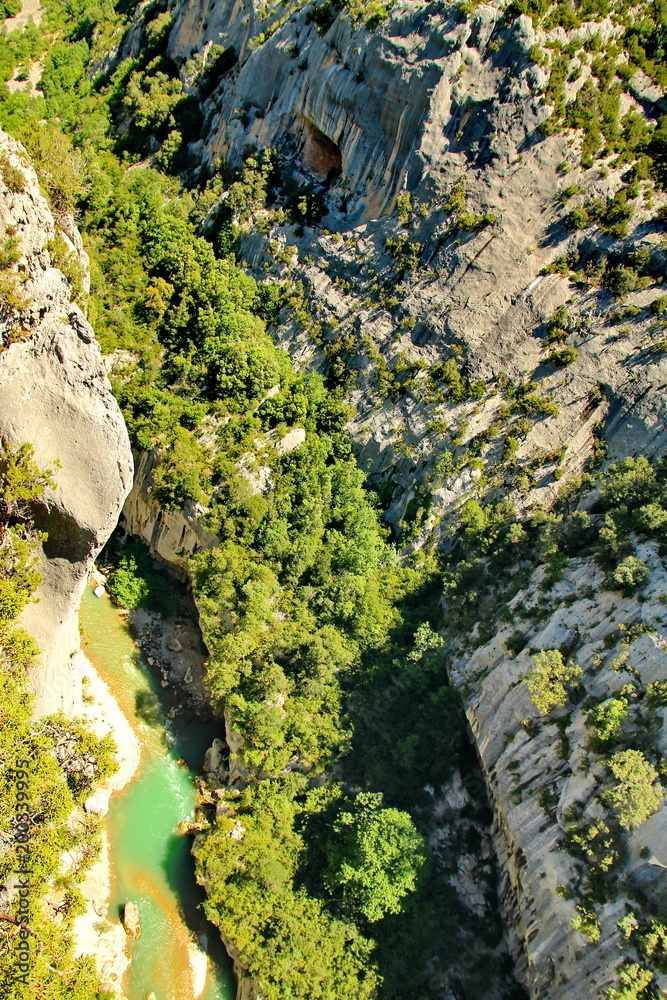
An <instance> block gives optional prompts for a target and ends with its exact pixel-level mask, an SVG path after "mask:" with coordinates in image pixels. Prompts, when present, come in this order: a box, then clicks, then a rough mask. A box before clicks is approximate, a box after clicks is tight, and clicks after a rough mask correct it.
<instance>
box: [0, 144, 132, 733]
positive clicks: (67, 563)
mask: <svg viewBox="0 0 667 1000" xmlns="http://www.w3.org/2000/svg"><path fill="white" fill-rule="evenodd" d="M0 154H4V157H6V159H7V161H8V162H9V163H10V165H11V166H12V167H13V168H15V169H17V170H20V172H21V174H22V175H23V177H24V178H25V183H24V184H21V183H20V182H19V184H17V182H16V177H14V178H13V180H12V183H11V187H12V188H16V187H17V186H18V187H19V190H12V189H10V186H9V185H8V183H7V181H6V178H4V179H3V173H2V172H1V171H0V239H1V238H4V239H6V238H7V234H9V235H12V234H13V235H15V236H16V237H18V239H19V248H20V251H21V259H20V260H19V261H18V263H17V265H16V268H15V269H16V273H17V282H16V287H17V288H18V289H20V291H21V294H22V296H23V304H22V305H21V306H20V307H19V308H18V309H13V310H12V309H10V308H7V306H6V304H5V305H3V304H2V303H0V338H1V339H0V437H2V438H4V439H5V440H7V441H9V442H11V443H13V444H15V445H16V444H22V443H23V442H30V443H31V444H32V445H33V447H34V451H35V460H36V462H37V464H38V465H39V466H40V467H42V468H44V467H47V466H51V467H53V466H54V464H55V463H56V462H59V463H60V468H59V469H57V470H56V472H55V480H56V483H57V488H56V489H55V490H53V491H48V492H47V493H46V494H45V495H44V497H43V502H42V503H40V505H39V506H38V508H37V509H36V510H35V521H36V524H37V527H38V528H39V529H40V530H42V531H45V532H48V540H47V541H46V542H45V544H44V546H43V549H42V551H41V553H40V572H41V574H42V580H43V582H42V585H41V587H40V589H39V592H38V598H39V601H38V603H33V604H31V605H29V606H28V608H27V609H26V611H25V613H24V616H23V624H24V625H25V627H26V628H27V630H28V631H29V632H30V634H31V635H32V636H33V637H34V639H35V641H36V642H37V644H38V646H39V648H40V650H41V657H40V661H39V663H38V664H37V666H35V668H34V670H33V674H32V686H33V689H34V692H35V697H36V706H35V709H36V712H37V713H38V714H46V713H50V712H54V711H57V710H59V709H63V710H64V711H65V712H72V711H75V710H76V709H77V708H78V706H79V704H80V697H81V693H80V688H81V684H80V678H79V676H78V670H77V667H76V658H75V657H74V654H75V653H76V651H77V650H78V648H79V629H78V608H79V602H80V599H81V594H82V592H83V588H84V586H85V584H86V581H87V579H88V576H89V573H90V570H91V568H92V564H93V561H94V559H95V556H96V555H97V553H98V552H99V550H100V549H101V547H102V546H103V545H104V543H105V542H106V540H107V538H108V537H109V535H110V533H111V531H112V530H113V528H114V526H115V524H116V522H117V520H118V515H119V513H120V509H121V507H122V505H123V500H124V499H125V496H126V495H127V493H128V491H129V489H130V487H131V485H132V472H133V466H132V453H131V451H130V445H129V440H128V436H127V430H126V428H125V423H124V421H123V418H122V415H121V413H120V410H119V408H118V404H117V403H116V400H115V399H114V397H113V395H112V393H111V386H110V384H109V380H108V378H107V376H106V371H105V367H104V364H103V361H102V356H101V352H100V348H99V345H98V344H97V343H96V341H95V335H94V333H93V330H92V328H91V326H90V324H89V323H88V322H87V320H86V319H85V316H84V314H83V312H82V310H81V308H80V307H79V306H78V305H77V304H75V303H74V302H73V301H72V289H71V287H70V284H69V282H68V280H67V279H66V278H65V276H64V275H63V273H62V272H61V271H60V270H58V269H57V268H56V267H54V266H53V261H52V254H51V253H50V251H49V249H47V244H48V242H49V241H50V240H52V239H53V238H54V236H55V235H56V232H57V231H59V233H60V235H61V237H62V238H63V240H64V241H65V244H66V245H67V246H68V247H69V249H70V251H71V253H72V254H73V259H76V261H78V263H79V265H80V266H81V267H82V269H83V273H84V278H85V275H86V274H87V267H86V266H87V259H86V255H85V253H84V252H83V248H82V245H81V239H80V236H79V234H78V233H77V232H76V229H75V228H74V226H73V225H72V223H71V220H67V219H62V220H58V224H56V222H55V220H54V218H53V215H52V213H51V211H50V209H49V206H48V204H47V202H46V200H45V199H44V197H43V196H42V195H41V194H40V192H39V184H38V181H37V176H36V174H35V172H34V170H33V169H32V168H31V167H30V166H29V163H28V159H27V155H26V153H25V150H24V149H23V147H22V146H20V145H19V143H17V142H15V141H14V140H12V139H11V138H10V137H9V136H7V135H5V134H4V133H1V132H0ZM84 285H85V280H84Z"/></svg>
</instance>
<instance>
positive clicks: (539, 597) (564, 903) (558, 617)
mask: <svg viewBox="0 0 667 1000" xmlns="http://www.w3.org/2000/svg"><path fill="white" fill-rule="evenodd" d="M638 555H639V557H640V558H641V559H642V560H644V561H645V562H646V564H647V565H648V566H649V567H650V570H651V572H650V577H649V580H648V583H647V586H646V589H645V591H644V593H643V594H642V595H641V600H638V599H637V598H630V597H620V595H619V593H618V592H610V591H604V590H602V589H601V585H602V578H601V573H600V570H599V568H598V567H597V566H596V565H595V563H594V562H593V561H592V560H590V559H580V560H574V561H573V563H572V565H571V567H570V568H569V569H568V570H567V571H566V572H565V574H564V576H563V578H562V579H561V580H560V581H559V582H557V583H555V584H554V585H553V586H551V587H550V588H548V589H547V591H546V593H545V592H544V590H543V589H541V588H540V585H541V584H542V583H543V581H544V572H543V570H539V571H538V572H537V573H535V574H534V575H533V578H532V579H531V581H530V583H529V585H528V586H527V587H526V588H524V589H523V590H521V591H520V592H519V593H518V594H517V595H516V597H515V598H514V599H513V600H512V601H511V603H510V605H509V611H510V616H511V619H512V624H511V625H508V626H507V627H506V628H504V629H502V630H501V631H500V632H499V633H498V634H497V635H496V636H494V638H493V639H492V640H491V641H490V642H487V643H484V644H483V645H480V646H479V648H477V649H476V650H474V652H472V653H471V652H469V651H468V652H466V653H465V654H464V655H463V656H460V657H459V659H458V661H457V662H456V665H455V667H454V669H453V680H454V681H455V682H456V683H458V684H460V685H461V686H462V687H463V688H464V690H465V691H466V692H467V696H466V700H467V714H468V720H469V722H470V726H471V730H472V733H473V736H474V738H475V743H476V746H477V749H478V752H479V755H480V758H481V761H482V764H483V768H484V774H485V777H486V779H487V783H488V788H489V792H490V797H491V800H492V803H493V806H494V812H495V817H496V819H495V840H496V846H497V849H498V853H499V858H500V862H501V869H502V871H503V872H504V898H505V902H506V906H507V909H508V911H509V913H510V915H511V917H512V920H513V923H514V926H515V927H516V928H517V930H518V932H519V937H520V940H521V943H522V949H523V955H522V956H521V959H520V962H521V965H523V966H524V970H525V976H526V979H527V981H528V983H529V984H530V988H531V995H532V996H534V997H549V1000H559V998H561V997H562V998H565V997H573V996H576V997H587V996H604V995H605V990H606V988H608V987H609V986H610V985H611V984H612V983H613V979H614V975H613V970H614V968H615V967H616V966H617V965H618V964H619V963H620V962H621V961H622V959H624V958H626V957H628V958H629V957H630V956H631V949H630V948H629V946H628V942H627V940H625V939H624V937H623V935H622V934H621V931H620V930H619V927H618V920H619V919H620V918H622V917H623V916H624V915H625V913H626V902H627V900H628V898H630V899H632V900H633V901H635V902H633V905H635V906H636V908H637V909H641V902H640V900H641V899H642V897H644V898H649V899H653V900H658V899H660V898H661V897H662V898H664V893H665V891H666V889H667V805H666V804H665V801H664V800H663V802H662V804H661V806H660V808H659V809H658V811H657V812H655V813H654V814H653V815H652V816H651V817H650V818H649V819H648V820H646V822H644V823H642V824H641V825H640V826H638V827H637V828H636V829H635V830H634V832H633V833H632V835H631V837H630V840H629V844H628V855H627V857H626V858H625V859H624V862H623V864H622V869H623V870H622V879H623V887H624V888H623V891H621V892H617V893H616V895H615V897H614V894H612V898H611V900H609V901H607V902H606V903H605V904H604V905H602V906H601V907H599V914H598V916H599V931H600V935H599V940H597V941H595V940H592V941H591V940H587V939H586V937H585V935H584V934H582V933H579V932H576V931H573V921H576V918H577V910H576V904H577V895H578V894H577V887H578V886H579V885H580V884H581V882H582V880H583V879H585V878H586V877H587V876H588V877H590V874H591V872H593V871H594V869H595V865H596V863H597V861H596V857H595V851H592V852H591V855H590V857H589V858H588V859H587V860H586V861H585V862H583V863H582V859H579V860H578V859H577V856H576V852H574V856H573V852H572V851H570V852H568V850H567V843H566V838H567V834H568V832H570V833H571V832H572V831H573V830H574V829H575V828H579V829H586V828H587V827H589V826H590V824H592V823H595V822H597V821H599V820H601V819H604V818H606V817H605V810H604V809H603V808H602V807H601V802H600V795H599V791H600V788H601V787H602V786H603V785H604V782H605V768H604V767H603V766H602V762H601V760H600V758H599V756H598V755H596V754H595V752H594V751H593V749H592V732H591V729H590V724H589V727H588V728H587V727H586V714H587V710H590V709H591V707H592V706H594V705H597V704H600V703H603V702H605V700H607V699H609V698H612V697H614V696H616V697H619V692H621V691H624V692H625V694H626V695H627V696H628V698H629V699H630V708H629V714H628V717H627V720H626V722H625V723H624V726H625V728H626V731H630V730H631V729H632V728H633V727H638V728H639V729H640V730H642V731H643V732H644V733H645V734H648V732H649V731H650V730H651V729H652V725H654V727H655V728H653V729H652V732H653V733H654V736H653V742H654V743H655V746H656V747H657V748H658V750H659V753H660V754H662V755H664V754H665V752H666V751H667V730H666V728H665V710H664V708H658V709H657V710H656V712H655V719H654V720H653V724H652V723H651V719H650V713H648V714H647V713H646V707H645V706H642V697H643V696H644V694H645V692H646V689H647V687H648V685H649V684H651V683H653V682H656V681H664V679H665V676H667V655H666V654H665V646H666V644H667V614H666V611H665V606H664V603H663V597H664V592H665V583H666V582H667V581H666V576H665V566H664V561H663V560H662V559H661V558H660V556H659V554H658V551H657V547H656V546H655V544H654V543H652V542H651V543H644V544H643V545H641V546H640V547H639V549H638ZM517 627H519V628H520V629H521V631H522V632H523V634H524V638H525V641H526V648H525V649H524V650H523V651H522V652H520V653H519V654H518V655H513V654H512V653H510V652H509V650H508V648H507V646H506V645H505V642H506V640H508V638H509V636H510V634H511V633H512V631H513V630H514V629H515V628H517ZM572 640H575V642H576V644H577V652H576V657H577V662H578V663H579V664H580V665H581V666H582V667H583V669H584V685H585V690H586V697H585V698H584V699H582V700H580V701H579V702H578V704H577V705H576V706H575V707H574V708H573V710H571V711H569V712H565V711H564V712H562V713H561V715H560V719H551V720H548V721H547V722H540V720H539V716H538V715H537V712H536V710H535V708H534V706H533V705H532V703H531V700H530V695H529V691H528V688H527V686H526V683H525V680H524V678H525V676H526V674H528V673H529V672H530V670H531V669H532V667H533V662H532V659H531V655H530V654H531V653H535V652H536V651H538V650H541V649H553V648H559V647H562V646H563V645H564V644H567V643H568V642H570V643H572ZM473 641H474V636H473ZM594 937H595V935H593V938H594ZM656 985H657V986H659V988H661V989H663V990H664V988H665V985H667V982H666V980H665V977H664V976H663V975H659V982H658V983H656Z"/></svg>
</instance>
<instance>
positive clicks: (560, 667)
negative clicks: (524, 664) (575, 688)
mask: <svg viewBox="0 0 667 1000" xmlns="http://www.w3.org/2000/svg"><path fill="white" fill-rule="evenodd" d="M533 662H534V664H535V669H534V670H533V671H532V672H531V673H530V674H528V677H527V678H526V683H527V685H528V690H529V691H530V693H531V701H532V703H533V705H534V706H535V708H537V710H538V711H539V712H540V713H541V714H542V715H548V714H549V713H550V712H552V711H553V710H554V708H559V707H560V706H561V705H564V704H565V702H566V701H567V689H566V685H570V684H574V683H575V682H576V681H578V680H579V678H580V677H581V675H582V673H583V671H582V669H581V667H580V666H579V665H578V664H576V663H565V662H564V660H563V654H562V653H561V652H560V650H559V649H543V650H541V652H539V653H538V654H537V656H534V657H533Z"/></svg>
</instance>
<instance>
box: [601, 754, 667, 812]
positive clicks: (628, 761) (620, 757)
mask: <svg viewBox="0 0 667 1000" xmlns="http://www.w3.org/2000/svg"><path fill="white" fill-rule="evenodd" d="M607 763H608V766H609V769H610V771H611V773H612V774H613V775H614V777H615V778H616V779H617V784H616V785H614V787H613V788H612V789H610V790H609V791H608V792H607V793H606V795H605V799H606V801H607V802H608V803H609V804H610V805H611V806H612V807H613V808H614V809H615V811H616V814H617V816H618V820H619V822H620V824H621V826H623V827H625V829H626V830H632V829H633V828H634V827H636V826H639V825H640V823H643V822H644V820H646V819H648V818H649V816H652V815H653V813H654V812H655V811H656V809H657V808H658V806H659V805H660V802H661V800H662V797H663V794H664V790H663V787H662V785H661V784H660V782H659V781H658V772H657V771H656V769H655V767H654V766H653V764H651V762H650V761H648V760H647V759H646V757H645V756H644V754H643V753H642V752H641V751H640V750H621V751H620V752H619V753H615V754H614V756H613V757H611V758H610V760H609V761H608V762H607Z"/></svg>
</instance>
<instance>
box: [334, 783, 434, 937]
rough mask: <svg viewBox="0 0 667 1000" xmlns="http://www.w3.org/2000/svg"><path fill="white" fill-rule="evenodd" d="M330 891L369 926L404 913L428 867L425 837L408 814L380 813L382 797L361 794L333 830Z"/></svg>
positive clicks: (390, 811) (385, 811)
mask: <svg viewBox="0 0 667 1000" xmlns="http://www.w3.org/2000/svg"><path fill="white" fill-rule="evenodd" d="M333 829H334V831H335V834H336V837H335V839H334V840H333V841H332V842H331V845H330V853H329V867H328V871H327V873H326V876H325V884H326V887H327V889H328V891H329V892H330V893H331V894H332V895H333V896H334V897H336V896H339V897H341V898H342V900H343V903H344V905H345V906H346V907H348V908H349V910H350V911H351V912H352V913H353V914H362V915H363V916H364V917H365V918H366V919H367V920H368V921H369V922H371V923H374V922H375V921H376V920H381V919H382V917H383V916H385V914H387V913H398V912H399V911H400V910H401V909H402V902H401V901H402V899H403V897H404V896H405V895H406V894H407V893H409V892H412V891H413V890H414V889H415V887H416V885H417V882H418V879H419V876H420V874H421V873H422V872H423V870H424V866H425V865H426V862H427V857H428V855H427V849H426V845H425V843H424V840H423V838H422V837H421V835H420V834H419V832H418V831H417V829H416V828H415V825H414V823H413V822H412V819H411V818H410V816H409V815H408V813H406V812H399V810H398V809H384V808H383V807H382V795H379V794H377V793H373V792H360V794H359V795H357V797H356V799H355V801H354V803H353V804H352V806H351V808H350V809H348V810H344V811H342V812H341V813H340V814H339V816H338V818H337V820H336V822H335V824H334V827H333Z"/></svg>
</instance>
